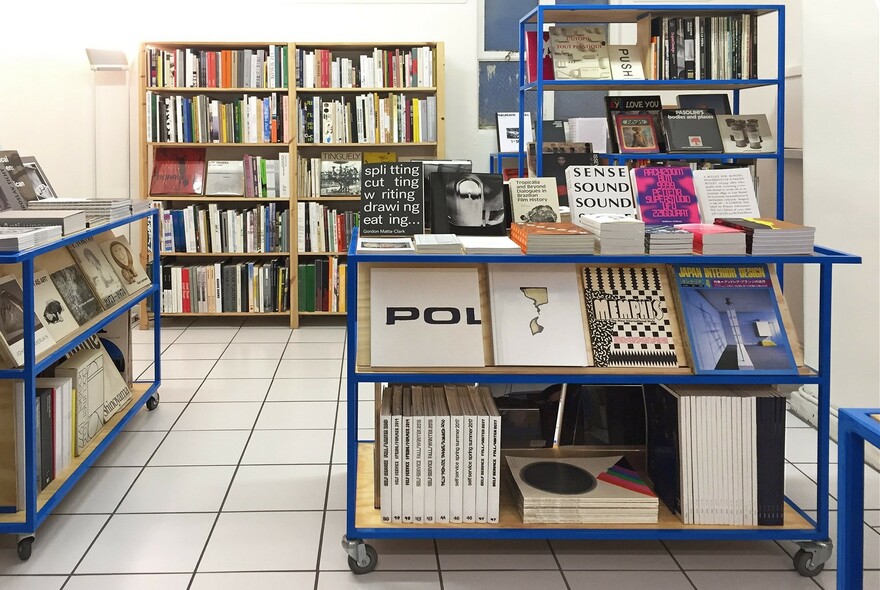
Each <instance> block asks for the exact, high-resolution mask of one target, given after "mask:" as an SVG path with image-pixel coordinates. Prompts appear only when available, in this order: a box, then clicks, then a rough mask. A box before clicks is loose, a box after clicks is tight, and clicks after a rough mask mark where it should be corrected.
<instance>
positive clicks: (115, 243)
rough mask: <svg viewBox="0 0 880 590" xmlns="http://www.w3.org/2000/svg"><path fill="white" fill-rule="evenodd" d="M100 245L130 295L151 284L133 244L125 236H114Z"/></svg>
mask: <svg viewBox="0 0 880 590" xmlns="http://www.w3.org/2000/svg"><path fill="white" fill-rule="evenodd" d="M99 245H100V247H101V251H102V252H103V253H104V256H105V257H106V258H107V260H108V262H109V263H110V268H112V269H113V271H114V272H115V273H116V276H117V277H118V278H119V281H120V282H121V283H122V286H123V287H124V288H125V290H126V292H127V293H128V294H129V295H134V294H135V293H137V292H138V291H140V290H141V289H143V288H145V287H147V286H149V285H150V283H151V281H150V277H149V275H147V272H146V271H145V270H144V267H143V266H141V262H140V260H138V256H137V255H136V254H135V253H134V252H132V251H131V246H130V245H129V243H128V240H127V239H126V238H125V236H114V237H113V238H112V239H110V240H105V241H103V242H101V243H100V244H99Z"/></svg>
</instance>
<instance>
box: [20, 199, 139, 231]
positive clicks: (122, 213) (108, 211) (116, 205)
mask: <svg viewBox="0 0 880 590" xmlns="http://www.w3.org/2000/svg"><path fill="white" fill-rule="evenodd" d="M133 203H134V201H132V199H43V200H42V201H31V202H30V203H28V209H36V210H41V211H47V210H48V211H57V210H64V209H81V210H83V211H85V212H86V223H88V225H89V227H95V226H96V225H101V224H102V223H109V222H111V221H117V220H119V219H124V218H126V217H128V216H129V215H131V213H132V207H133V206H134V205H133Z"/></svg>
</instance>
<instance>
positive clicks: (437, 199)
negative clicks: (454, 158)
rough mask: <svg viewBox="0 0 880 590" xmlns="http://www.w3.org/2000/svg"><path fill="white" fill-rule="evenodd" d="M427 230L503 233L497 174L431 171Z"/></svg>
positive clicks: (505, 222) (501, 195) (504, 219)
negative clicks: (429, 221)
mask: <svg viewBox="0 0 880 590" xmlns="http://www.w3.org/2000/svg"><path fill="white" fill-rule="evenodd" d="M430 183H431V220H432V227H431V232H432V233H435V234H456V235H463V236H506V235H507V227H508V225H510V223H509V218H508V216H507V215H505V207H504V190H503V186H504V185H503V182H502V179H501V175H500V174H485V173H480V172H466V173H465V172H435V173H433V174H432V175H431V181H430Z"/></svg>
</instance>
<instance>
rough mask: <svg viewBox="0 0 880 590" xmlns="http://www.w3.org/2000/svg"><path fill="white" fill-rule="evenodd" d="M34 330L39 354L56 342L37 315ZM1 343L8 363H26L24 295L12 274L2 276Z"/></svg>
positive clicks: (0, 305)
mask: <svg viewBox="0 0 880 590" xmlns="http://www.w3.org/2000/svg"><path fill="white" fill-rule="evenodd" d="M34 330H35V334H34V346H35V349H36V353H37V355H38V356H39V354H40V353H42V352H44V351H45V350H47V349H48V348H49V347H50V346H52V345H53V344H55V339H54V338H52V334H51V333H50V332H49V330H47V329H46V327H45V326H43V323H42V322H40V318H39V317H36V315H35V316H34ZM0 344H2V352H3V356H4V357H5V360H6V362H7V364H9V365H11V366H13V367H21V366H22V365H24V295H23V293H22V290H21V283H19V282H18V279H17V278H15V277H14V276H12V275H7V276H5V277H0Z"/></svg>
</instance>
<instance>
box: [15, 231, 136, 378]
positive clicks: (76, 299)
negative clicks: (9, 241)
mask: <svg viewBox="0 0 880 590" xmlns="http://www.w3.org/2000/svg"><path fill="white" fill-rule="evenodd" d="M34 268H35V270H34V277H33V281H34V316H35V317H34V345H35V349H36V353H37V355H39V354H40V353H42V352H45V351H47V350H48V349H50V348H51V347H52V346H54V345H55V344H56V343H57V342H61V341H63V340H64V339H66V338H68V337H69V336H70V335H71V334H73V333H74V332H75V331H76V330H77V329H78V328H79V326H82V325H84V324H86V323H88V322H89V321H91V320H92V319H93V318H94V317H95V316H97V315H98V314H99V313H100V312H101V311H103V310H108V309H111V308H113V307H114V306H115V305H117V304H118V303H119V302H121V301H123V300H124V299H126V298H128V297H129V296H131V295H134V294H136V293H138V292H140V291H141V290H143V289H144V288H145V287H147V286H149V285H150V277H149V276H148V275H147V274H146V272H145V271H144V269H143V267H142V266H141V265H140V262H139V260H138V258H137V256H135V255H134V253H132V251H131V247H130V246H129V243H128V240H126V239H125V237H124V236H115V235H113V234H112V232H106V233H103V234H99V235H98V236H95V237H89V238H85V239H83V240H80V241H78V242H75V243H73V244H70V245H69V246H67V247H66V248H58V249H55V250H52V251H51V252H47V253H45V254H41V255H40V256H38V257H37V258H36V260H35V262H34ZM24 336H25V335H24V293H23V291H22V283H21V278H20V277H17V276H13V275H5V276H3V277H0V359H2V362H3V364H4V365H5V366H6V367H20V366H23V365H24V355H25V351H24Z"/></svg>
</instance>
